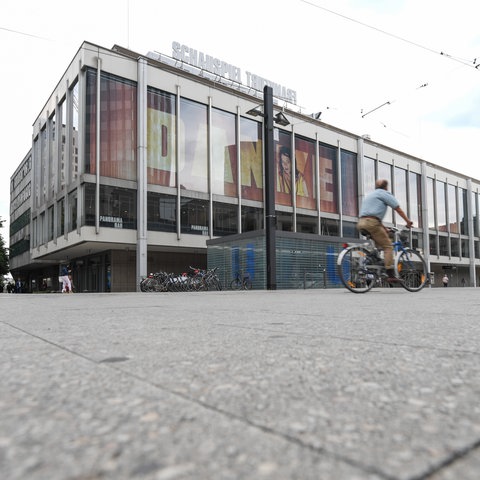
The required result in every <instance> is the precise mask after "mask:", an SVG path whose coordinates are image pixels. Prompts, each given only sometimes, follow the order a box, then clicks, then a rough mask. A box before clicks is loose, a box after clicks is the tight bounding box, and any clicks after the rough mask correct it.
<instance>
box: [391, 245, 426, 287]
mask: <svg viewBox="0 0 480 480" xmlns="http://www.w3.org/2000/svg"><path fill="white" fill-rule="evenodd" d="M395 270H396V272H397V275H398V277H399V278H400V279H401V280H402V287H403V288H405V290H408V291H409V292H418V291H419V290H421V289H422V288H423V287H424V286H425V285H426V284H427V283H428V272H427V264H426V263H425V260H424V259H423V258H422V256H421V255H420V254H419V253H418V252H416V251H415V250H412V249H411V248H405V249H403V250H400V251H399V252H398V254H397V255H396V257H395Z"/></svg>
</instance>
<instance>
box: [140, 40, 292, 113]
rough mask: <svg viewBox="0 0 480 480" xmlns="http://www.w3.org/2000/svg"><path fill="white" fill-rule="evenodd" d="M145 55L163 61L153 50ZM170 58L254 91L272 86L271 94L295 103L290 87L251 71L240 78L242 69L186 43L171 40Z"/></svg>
mask: <svg viewBox="0 0 480 480" xmlns="http://www.w3.org/2000/svg"><path fill="white" fill-rule="evenodd" d="M147 56H148V57H149V58H153V59H155V60H158V61H161V62H164V63H167V62H165V60H164V59H163V58H162V55H160V54H158V53H156V52H155V53H154V52H148V54H147ZM172 59H173V60H174V61H175V62H177V61H180V62H182V64H186V65H191V66H192V67H195V68H197V69H199V73H198V75H202V72H209V73H211V74H212V75H218V76H219V77H221V78H224V79H227V80H230V81H231V82H232V83H234V84H237V85H246V86H247V87H248V88H251V89H253V90H256V91H259V92H260V91H263V87H265V85H268V86H269V87H272V90H273V95H274V96H275V97H277V98H279V99H281V100H285V101H287V102H288V103H291V104H293V105H296V104H297V92H296V91H295V90H292V89H290V88H287V87H284V86H283V85H280V84H278V83H275V82H272V81H270V80H267V79H266V78H263V77H261V76H259V75H255V74H253V73H251V72H245V76H246V82H245V83H244V82H243V79H242V70H241V69H240V68H239V67H236V66H234V65H231V64H229V63H227V62H225V61H223V60H220V59H218V58H216V57H213V56H211V55H207V54H205V53H203V52H199V51H198V50H195V49H194V48H190V47H189V46H187V45H183V44H181V43H179V42H172Z"/></svg>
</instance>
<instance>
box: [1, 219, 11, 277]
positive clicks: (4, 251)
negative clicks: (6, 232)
mask: <svg viewBox="0 0 480 480" xmlns="http://www.w3.org/2000/svg"><path fill="white" fill-rule="evenodd" d="M3 222H5V220H2V217H0V228H3ZM9 271H10V267H9V265H8V253H7V249H6V247H5V241H4V240H3V237H2V234H1V233H0V275H2V277H3V275H6V274H7V273H8V272H9Z"/></svg>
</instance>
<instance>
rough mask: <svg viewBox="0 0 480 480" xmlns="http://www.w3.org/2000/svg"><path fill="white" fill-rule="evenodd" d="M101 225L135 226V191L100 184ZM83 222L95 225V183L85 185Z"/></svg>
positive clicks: (129, 227) (127, 227) (114, 226)
mask: <svg viewBox="0 0 480 480" xmlns="http://www.w3.org/2000/svg"><path fill="white" fill-rule="evenodd" d="M99 222H100V226H101V227H110V228H126V229H132V230H134V229H136V228H137V201H136V191H135V190H129V189H127V188H118V187H110V186H107V185H100V218H99ZM85 224H86V225H95V185H94V184H92V183H89V184H86V185H85Z"/></svg>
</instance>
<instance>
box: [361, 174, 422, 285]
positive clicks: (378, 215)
mask: <svg viewBox="0 0 480 480" xmlns="http://www.w3.org/2000/svg"><path fill="white" fill-rule="evenodd" d="M387 188H388V180H385V179H379V180H377V181H376V182H375V190H374V191H373V192H371V193H369V194H368V195H367V196H366V197H365V199H364V201H363V204H362V207H361V209H360V218H359V220H358V223H357V230H358V231H359V232H362V230H365V231H367V232H368V233H369V234H370V236H371V237H372V239H373V241H374V242H375V245H376V246H377V247H378V248H379V249H382V250H383V252H384V260H385V269H386V271H387V282H389V283H396V282H401V280H400V279H399V278H398V277H397V276H396V275H395V270H394V268H393V267H394V265H393V246H392V240H391V238H390V236H389V232H388V229H387V228H386V227H385V226H384V225H383V223H382V220H383V217H384V216H385V213H386V212H387V207H391V208H392V209H393V210H395V212H397V213H398V214H399V215H400V216H401V217H402V218H403V219H404V220H405V222H406V223H407V228H412V225H413V222H412V221H411V220H410V219H409V218H408V217H407V214H406V213H405V212H404V211H403V210H402V209H401V208H400V203H399V202H398V200H397V199H396V198H395V197H394V196H393V195H392V194H391V193H390V192H388V191H387Z"/></svg>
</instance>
